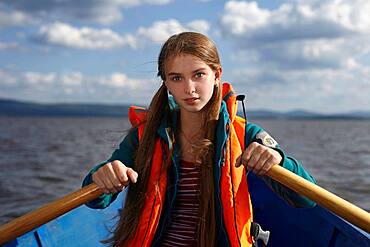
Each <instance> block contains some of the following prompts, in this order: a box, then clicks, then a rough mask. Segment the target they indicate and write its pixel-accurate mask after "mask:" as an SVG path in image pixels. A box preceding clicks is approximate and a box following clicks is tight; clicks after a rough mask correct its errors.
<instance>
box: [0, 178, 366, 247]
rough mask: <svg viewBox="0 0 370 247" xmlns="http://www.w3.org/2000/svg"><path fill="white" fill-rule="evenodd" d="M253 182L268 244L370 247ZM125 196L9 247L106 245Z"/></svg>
mask: <svg viewBox="0 0 370 247" xmlns="http://www.w3.org/2000/svg"><path fill="white" fill-rule="evenodd" d="M248 183H249V187H250V193H251V197H252V202H253V208H254V220H255V221H256V222H258V223H259V224H260V225H261V226H262V228H263V229H264V230H269V231H270V232H271V235H270V241H269V244H268V246H269V247H274V246H279V247H280V246H286V247H289V246H300V247H313V246H314V247H316V246H317V247H370V234H368V233H365V232H364V231H361V230H360V229H358V228H356V227H354V226H353V225H351V224H349V223H348V222H346V221H344V220H342V219H341V218H339V217H338V216H336V215H334V214H332V213H330V212H328V211H327V210H325V209H323V208H322V207H320V206H316V207H314V208H312V209H299V208H292V207H290V206H289V205H287V204H286V203H285V202H284V201H283V200H281V199H280V198H279V197H278V196H276V195H275V194H274V193H273V192H272V191H271V190H270V189H268V188H267V187H266V185H265V184H264V182H263V181H262V180H260V179H259V178H258V177H256V176H254V175H253V174H252V173H250V174H249V175H248ZM124 197H125V193H121V195H120V196H119V197H118V198H117V200H116V201H115V202H114V203H113V204H112V205H111V206H109V208H107V209H104V210H94V209H89V208H87V207H86V206H81V207H79V208H77V209H75V210H73V211H71V212H69V213H67V214H65V215H63V216H61V217H59V218H57V219H55V220H53V221H51V222H49V223H47V224H45V225H43V226H41V227H39V228H37V229H35V230H34V231H31V232H29V233H27V234H25V235H23V236H21V237H19V238H17V239H15V240H13V241H12V242H10V243H8V244H5V245H4V247H14V246H17V247H18V246H21V247H45V246H47V247H54V246H68V247H79V246H81V247H82V246H105V245H104V244H102V243H100V241H101V240H103V239H105V238H107V237H108V236H109V231H108V229H109V227H112V226H113V224H114V223H115V222H116V219H114V217H115V216H116V214H117V210H118V209H119V208H121V205H122V201H123V200H124Z"/></svg>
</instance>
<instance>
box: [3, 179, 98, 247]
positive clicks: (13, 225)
mask: <svg viewBox="0 0 370 247" xmlns="http://www.w3.org/2000/svg"><path fill="white" fill-rule="evenodd" d="M101 194H102V191H100V189H99V188H98V186H97V185H96V184H90V185H88V186H86V187H83V188H81V189H79V190H77V191H75V192H73V193H70V194H68V195H66V196H64V197H62V198H60V199H58V200H55V201H53V202H51V203H49V204H46V205H45V206H43V207H41V208H39V209H36V210H34V211H32V212H30V213H28V214H25V215H23V216H21V217H19V218H16V219H15V220H13V221H11V222H9V223H7V224H5V225H2V226H1V227H0V245H1V244H3V243H6V242H8V241H10V240H13V239H15V238H17V237H19V236H21V235H23V234H25V233H26V232H29V231H31V230H32V229H34V228H36V227H39V226H41V225H43V224H45V223H46V222H49V221H51V220H53V219H55V218H57V217H58V216H60V215H62V214H65V213H67V212H68V211H71V210H72V209H74V208H76V207H78V206H80V205H82V204H84V203H87V202H89V201H91V200H93V199H95V198H97V197H98V196H99V195H101Z"/></svg>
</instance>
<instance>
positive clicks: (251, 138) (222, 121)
mask: <svg viewBox="0 0 370 247" xmlns="http://www.w3.org/2000/svg"><path fill="white" fill-rule="evenodd" d="M171 109H172V115H173V116H172V119H173V122H174V124H175V125H176V122H177V114H178V106H177V105H176V103H174V101H172V103H171ZM228 122H229V114H228V112H227V108H226V104H225V102H222V105H221V109H220V118H219V121H218V124H217V132H216V152H215V156H216V157H215V162H216V163H217V160H219V159H220V157H221V153H222V147H220V148H217V147H218V146H221V145H220V144H221V143H222V142H223V140H225V139H226V138H227V133H225V131H224V129H225V128H224V126H225V125H226V124H227V123H228ZM166 128H167V122H166V121H165V120H163V121H162V124H161V126H160V128H159V129H158V131H157V135H158V136H159V137H160V138H163V139H165V140H166V142H167V143H168V134H167V130H166ZM263 132H266V131H265V130H264V129H263V128H261V127H260V126H258V125H256V124H253V123H248V124H247V126H246V135H245V136H246V140H245V143H246V147H247V146H248V145H249V144H250V143H252V142H259V143H261V140H260V139H259V138H258V134H259V133H260V134H261V133H263ZM138 142H139V141H138V135H137V129H133V130H132V131H130V133H129V134H128V135H127V136H126V137H125V138H124V140H123V141H122V142H121V143H120V145H119V147H118V148H117V149H116V150H115V151H114V152H113V154H112V155H111V157H110V158H109V159H108V160H106V161H105V162H103V163H101V164H99V165H97V166H95V167H94V168H93V169H91V170H90V172H89V173H88V174H87V176H86V177H85V179H84V180H83V183H82V185H83V186H86V185H88V184H90V183H92V174H93V173H94V172H95V171H97V170H98V169H99V168H100V167H101V166H103V165H104V164H106V163H107V162H111V161H113V160H120V161H121V162H122V163H124V164H125V165H127V166H130V167H132V168H133V169H135V167H134V158H133V153H134V152H135V150H136V148H137V146H138ZM274 149H275V150H276V151H278V152H279V153H280V154H281V156H282V158H283V159H282V162H281V164H280V165H282V166H283V167H284V168H286V169H288V170H289V171H291V172H293V173H295V174H297V175H299V176H301V177H303V178H304V179H306V180H308V181H310V182H312V183H316V181H315V179H314V178H313V177H312V176H311V175H310V174H309V173H308V172H307V171H306V170H305V169H304V168H303V166H302V165H301V163H300V162H299V161H297V160H296V159H294V158H293V157H290V156H287V155H286V154H285V152H284V151H283V149H281V147H280V146H279V144H277V145H276V146H275V147H274ZM178 152H179V148H178V147H177V146H175V147H174V156H175V157H178ZM174 163H177V162H176V161H175V162H174ZM174 165H178V164H174ZM172 167H173V166H172ZM169 174H170V173H169ZM139 176H140V174H139ZM261 179H263V180H264V181H265V182H266V183H267V185H268V186H269V187H270V188H271V189H272V190H273V191H274V192H275V193H276V194H277V195H279V196H280V197H281V198H282V199H283V200H284V201H286V202H287V203H288V204H290V205H291V206H294V207H312V206H314V205H315V203H314V202H312V201H311V200H309V199H307V198H306V197H303V196H301V195H299V194H297V193H296V192H294V191H292V190H290V189H289V188H287V187H285V186H283V185H281V184H280V183H278V182H276V181H274V180H272V179H271V178H269V177H267V176H262V177H261ZM169 181H170V180H169ZM117 195H118V193H117V194H109V195H107V194H103V195H101V196H100V197H98V198H97V199H95V200H93V201H91V202H89V203H87V206H89V207H91V208H105V207H107V206H109V204H111V203H112V202H113V201H114V200H115V199H116V197H117Z"/></svg>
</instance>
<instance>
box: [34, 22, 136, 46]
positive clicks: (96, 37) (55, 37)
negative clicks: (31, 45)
mask: <svg viewBox="0 0 370 247" xmlns="http://www.w3.org/2000/svg"><path fill="white" fill-rule="evenodd" d="M39 38H40V39H41V40H42V41H44V42H46V43H50V44H54V45H60V46H65V47H71V48H79V49H110V48H115V47H121V46H126V45H128V46H131V47H134V46H135V39H134V38H133V37H132V36H131V35H126V36H120V35H119V34H117V33H115V32H114V31H112V30H111V29H107V28H104V29H93V28H89V27H82V28H76V27H73V26H70V25H68V24H66V23H60V22H56V23H53V24H49V25H44V26H42V27H41V28H40V30H39Z"/></svg>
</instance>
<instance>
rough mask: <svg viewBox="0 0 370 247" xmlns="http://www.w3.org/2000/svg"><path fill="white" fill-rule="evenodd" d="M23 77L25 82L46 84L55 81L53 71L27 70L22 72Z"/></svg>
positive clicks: (39, 84)
mask: <svg viewBox="0 0 370 247" xmlns="http://www.w3.org/2000/svg"><path fill="white" fill-rule="evenodd" d="M23 79H24V82H25V83H26V84H30V85H38V86H46V85H51V84H53V83H54V82H55V79H56V75H55V73H46V74H43V73H39V72H33V71H27V72H25V73H24V74H23Z"/></svg>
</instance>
